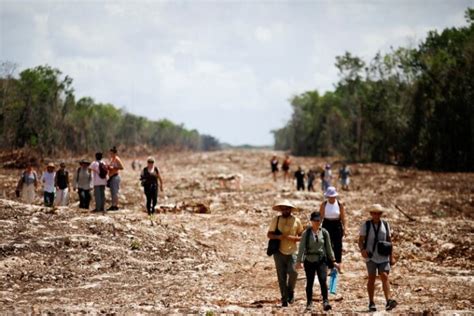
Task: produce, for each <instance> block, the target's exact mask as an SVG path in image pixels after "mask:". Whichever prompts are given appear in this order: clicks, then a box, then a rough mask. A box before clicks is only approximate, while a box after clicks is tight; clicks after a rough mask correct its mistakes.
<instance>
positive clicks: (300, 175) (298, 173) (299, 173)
mask: <svg viewBox="0 0 474 316" xmlns="http://www.w3.org/2000/svg"><path fill="white" fill-rule="evenodd" d="M304 175H305V173H304V171H303V170H301V171H296V172H295V178H296V181H298V182H299V183H301V182H304Z"/></svg>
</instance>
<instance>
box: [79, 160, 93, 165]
mask: <svg viewBox="0 0 474 316" xmlns="http://www.w3.org/2000/svg"><path fill="white" fill-rule="evenodd" d="M79 164H81V165H90V164H91V162H90V161H87V160H86V159H82V160H80V161H79Z"/></svg>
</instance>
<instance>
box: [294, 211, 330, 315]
mask: <svg viewBox="0 0 474 316" xmlns="http://www.w3.org/2000/svg"><path fill="white" fill-rule="evenodd" d="M310 221H311V227H309V228H307V229H306V230H305V232H304V233H303V235H302V236H301V241H300V245H299V250H298V256H297V257H296V268H297V269H301V266H302V263H303V264H304V271H305V274H306V310H307V311H310V310H311V309H312V307H313V284H314V277H315V275H317V276H318V282H319V286H320V288H321V296H322V298H323V309H324V310H325V311H328V310H330V309H331V308H332V307H331V305H330V304H329V299H328V285H327V275H328V266H327V261H328V260H329V261H330V262H332V263H333V265H334V266H335V267H336V268H338V267H339V266H338V264H337V263H335V258H334V253H333V250H332V247H331V238H330V236H329V233H328V231H327V230H326V229H324V228H322V227H321V216H320V213H319V212H313V213H311V216H310Z"/></svg>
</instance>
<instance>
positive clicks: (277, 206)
mask: <svg viewBox="0 0 474 316" xmlns="http://www.w3.org/2000/svg"><path fill="white" fill-rule="evenodd" d="M287 207H289V208H290V209H291V210H292V211H297V210H298V208H297V207H296V206H294V205H293V204H292V203H291V202H290V201H288V200H283V201H279V202H277V203H276V204H275V205H273V207H272V209H273V210H274V211H279V212H281V211H283V209H284V208H287Z"/></svg>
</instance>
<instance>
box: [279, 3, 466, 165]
mask: <svg viewBox="0 0 474 316" xmlns="http://www.w3.org/2000/svg"><path fill="white" fill-rule="evenodd" d="M465 16H466V20H467V22H468V25H467V26H464V27H459V28H454V27H453V28H447V29H444V30H443V31H442V32H440V33H438V32H437V31H430V32H429V33H428V35H427V37H426V39H425V40H424V41H423V42H422V43H420V44H419V46H418V47H417V48H398V49H392V50H391V52H389V53H387V54H383V55H382V54H380V53H378V54H376V55H375V56H374V57H373V59H372V60H370V61H369V62H366V61H364V60H363V59H361V58H359V57H357V56H354V55H352V54H351V53H349V52H346V53H345V54H344V55H343V56H338V57H336V64H335V65H336V67H337V69H338V70H339V74H340V80H339V82H338V83H337V84H336V87H335V90H334V91H333V92H327V93H325V94H324V95H320V94H319V93H318V91H307V92H304V93H302V94H300V95H296V96H294V97H293V98H292V99H291V106H292V109H293V113H292V116H291V119H290V120H289V121H288V123H287V124H286V125H285V126H284V127H283V128H280V129H277V130H274V131H273V134H274V139H275V148H276V149H279V150H290V151H291V152H292V153H293V154H295V155H322V156H330V155H341V156H343V157H345V158H346V159H348V160H351V161H373V162H383V163H397V164H400V165H408V166H416V167H419V168H424V169H431V170H445V171H473V170H474V164H473V161H474V152H473V150H474V149H473V141H474V9H467V10H466V15H465Z"/></svg>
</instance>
